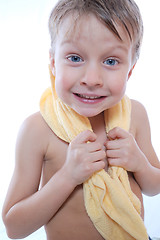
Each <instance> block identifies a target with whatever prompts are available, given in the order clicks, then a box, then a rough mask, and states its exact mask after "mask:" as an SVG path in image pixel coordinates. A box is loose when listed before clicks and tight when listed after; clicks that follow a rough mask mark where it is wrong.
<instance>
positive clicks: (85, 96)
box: [76, 93, 102, 100]
mask: <svg viewBox="0 0 160 240" xmlns="http://www.w3.org/2000/svg"><path fill="white" fill-rule="evenodd" d="M76 95H77V96H78V97H80V98H85V99H91V100H94V99H99V98H102V96H88V95H84V94H78V93H77V94H76Z"/></svg>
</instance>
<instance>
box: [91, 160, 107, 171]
mask: <svg viewBox="0 0 160 240" xmlns="http://www.w3.org/2000/svg"><path fill="white" fill-rule="evenodd" d="M91 168H92V170H91V171H92V172H93V173H94V172H97V171H99V170H101V169H103V168H105V162H104V161H97V162H94V164H92V167H91Z"/></svg>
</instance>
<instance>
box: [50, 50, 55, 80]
mask: <svg viewBox="0 0 160 240" xmlns="http://www.w3.org/2000/svg"><path fill="white" fill-rule="evenodd" d="M49 60H50V69H51V71H52V74H53V75H54V76H55V60H54V54H53V52H52V50H51V49H50V50H49Z"/></svg>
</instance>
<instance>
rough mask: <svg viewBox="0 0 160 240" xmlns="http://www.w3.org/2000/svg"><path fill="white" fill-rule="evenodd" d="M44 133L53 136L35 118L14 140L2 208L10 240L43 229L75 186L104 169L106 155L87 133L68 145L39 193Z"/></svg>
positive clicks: (45, 138)
mask: <svg viewBox="0 0 160 240" xmlns="http://www.w3.org/2000/svg"><path fill="white" fill-rule="evenodd" d="M46 128H47V130H46ZM46 131H50V133H51V134H53V133H52V132H51V130H50V129H49V128H48V126H46V124H45V123H44V122H43V119H41V118H40V117H39V116H38V117H37V116H34V117H31V118H30V119H28V120H27V121H26V122H25V123H24V124H23V126H22V129H21V131H20V134H19V137H18V140H17V146H16V165H15V170H14V174H13V177H12V181H11V184H10V187H9V190H8V194H7V197H6V201H5V204H4V207H3V220H4V223H5V225H6V228H7V232H8V235H9V236H10V237H12V238H22V237H26V236H27V235H29V234H31V233H32V232H33V231H35V230H37V229H38V228H40V227H41V226H43V225H45V224H46V223H47V222H48V221H49V220H50V219H51V218H52V217H53V216H54V214H55V213H56V212H57V211H58V209H59V208H60V207H61V205H62V204H63V203H64V202H65V200H66V199H67V198H68V196H69V195H70V194H71V193H72V191H73V190H74V188H75V187H76V186H77V185H78V184H81V183H82V182H83V181H85V180H86V179H87V178H88V177H89V176H90V175H91V174H92V173H93V172H94V171H97V170H99V169H101V168H103V167H104V162H103V161H101V158H104V157H105V152H104V151H102V150H101V146H99V144H97V143H94V141H95V138H96V137H95V134H94V133H92V132H90V131H86V132H84V133H82V134H80V135H79V136H78V137H77V138H76V139H75V140H74V141H72V142H71V144H70V145H69V148H68V154H67V158H66V162H65V163H64V166H63V167H62V168H61V169H60V170H59V171H58V172H57V173H56V174H54V175H53V176H52V177H51V179H50V180H49V181H48V183H47V184H46V185H45V186H44V187H43V188H42V189H41V190H39V191H38V188H39V183H40V178H41V170H42V164H43V159H44V158H45V153H46V152H47V146H48V141H49V140H48V134H46ZM56 140H57V137H56V136H55V141H56ZM88 141H91V143H90V144H88V143H87V142H88ZM87 149H89V150H88V151H87ZM94 152H95V158H94ZM82 159H83V161H82ZM91 159H92V161H91ZM98 160H100V161H99V162H97V161H98ZM92 163H93V164H92ZM92 165H93V166H92ZM57 193H58V194H57Z"/></svg>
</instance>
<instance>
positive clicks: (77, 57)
mask: <svg viewBox="0 0 160 240" xmlns="http://www.w3.org/2000/svg"><path fill="white" fill-rule="evenodd" d="M73 58H74V59H79V61H73ZM67 59H68V60H70V61H71V62H76V63H79V62H83V60H82V58H81V57H79V56H78V55H70V56H68V57H67Z"/></svg>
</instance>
